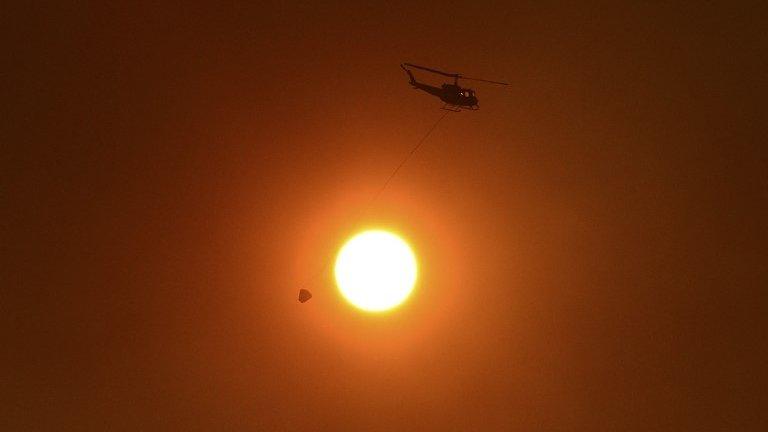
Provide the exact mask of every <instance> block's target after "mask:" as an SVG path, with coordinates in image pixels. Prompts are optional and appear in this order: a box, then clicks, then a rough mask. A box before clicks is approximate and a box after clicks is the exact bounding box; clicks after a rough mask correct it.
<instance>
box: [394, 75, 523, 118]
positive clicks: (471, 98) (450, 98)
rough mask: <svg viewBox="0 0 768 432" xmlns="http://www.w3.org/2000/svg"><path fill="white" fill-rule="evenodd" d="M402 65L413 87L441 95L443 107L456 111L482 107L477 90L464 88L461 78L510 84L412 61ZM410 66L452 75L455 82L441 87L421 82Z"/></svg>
mask: <svg viewBox="0 0 768 432" xmlns="http://www.w3.org/2000/svg"><path fill="white" fill-rule="evenodd" d="M400 67H401V68H403V70H404V71H405V72H406V73H407V74H408V77H409V78H410V84H411V85H412V86H413V88H415V89H418V90H423V91H425V92H427V93H429V94H431V95H433V96H437V97H439V98H440V100H442V101H443V102H445V105H443V108H442V109H445V110H448V111H454V112H458V111H461V110H462V109H465V110H471V111H474V110H478V109H480V106H479V105H478V104H477V102H478V100H477V96H475V91H474V90H472V89H471V88H463V87H461V86H459V79H464V80H472V81H482V82H487V83H491V84H498V85H509V84H508V83H505V82H501V81H491V80H487V79H482V78H470V77H465V76H464V75H461V74H458V73H447V72H443V71H440V70H437V69H431V68H428V67H424V66H418V65H415V64H411V63H402V64H401V65H400ZM409 68H416V69H421V70H425V71H427V72H432V73H435V74H438V75H443V76H447V77H451V78H453V84H449V83H445V84H443V85H442V86H440V87H434V86H431V85H428V84H424V83H420V82H418V81H416V78H414V77H413V72H411V70H410V69H409Z"/></svg>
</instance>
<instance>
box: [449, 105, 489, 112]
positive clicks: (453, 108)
mask: <svg viewBox="0 0 768 432" xmlns="http://www.w3.org/2000/svg"><path fill="white" fill-rule="evenodd" d="M440 109H444V110H446V111H453V112H460V111H461V110H462V109H463V110H467V111H477V110H479V109H480V107H479V106H477V105H472V106H466V105H452V104H445V105H443V107H442V108H440Z"/></svg>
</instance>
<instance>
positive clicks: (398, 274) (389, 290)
mask: <svg viewBox="0 0 768 432" xmlns="http://www.w3.org/2000/svg"><path fill="white" fill-rule="evenodd" d="M417 272H418V270H417V265H416V256H415V255H414V254H413V251H412V250H411V248H410V246H408V243H406V242H405V240H403V239H402V238H400V237H398V236H397V235H395V234H392V233H390V232H387V231H383V230H370V231H364V232H362V233H360V234H357V235H356V236H354V237H352V238H351V239H350V240H349V241H347V243H346V244H345V245H344V246H343V247H342V248H341V250H340V251H339V255H338V256H337V257H336V265H335V267H334V273H335V275H336V284H337V285H338V287H339V291H341V294H342V295H343V296H344V298H346V299H347V300H348V301H349V302H350V303H352V304H353V305H354V306H356V307H358V308H360V309H362V310H365V311H369V312H381V311H385V310H389V309H392V308H394V307H395V306H397V305H399V304H401V303H402V302H403V301H405V299H406V298H408V295H409V294H410V293H411V291H412V290H413V287H414V285H415V284H416V276H417Z"/></svg>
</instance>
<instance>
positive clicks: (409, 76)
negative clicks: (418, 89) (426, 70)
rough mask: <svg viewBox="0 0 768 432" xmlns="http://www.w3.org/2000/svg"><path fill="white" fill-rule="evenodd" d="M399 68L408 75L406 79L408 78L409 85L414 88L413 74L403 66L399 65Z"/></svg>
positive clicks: (414, 79)
mask: <svg viewBox="0 0 768 432" xmlns="http://www.w3.org/2000/svg"><path fill="white" fill-rule="evenodd" d="M400 67H401V68H403V70H404V71H405V73H407V74H408V78H410V83H411V85H414V86H415V85H416V78H414V77H413V73H411V71H410V70H408V68H406V67H405V65H404V64H401V65H400Z"/></svg>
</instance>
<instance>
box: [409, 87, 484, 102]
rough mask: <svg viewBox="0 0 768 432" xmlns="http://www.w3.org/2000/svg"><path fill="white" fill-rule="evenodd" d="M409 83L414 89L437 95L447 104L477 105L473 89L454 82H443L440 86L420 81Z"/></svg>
mask: <svg viewBox="0 0 768 432" xmlns="http://www.w3.org/2000/svg"><path fill="white" fill-rule="evenodd" d="M411 85H413V88H415V89H419V90H422V91H425V92H427V93H429V94H431V95H433V96H437V97H438V98H440V100H441V101H443V102H445V103H447V104H449V105H455V106H461V107H467V108H472V107H476V106H478V105H477V102H478V101H477V97H476V96H475V91H474V90H472V89H469V88H463V87H461V86H458V85H456V84H443V85H442V86H440V87H435V86H431V85H428V84H423V83H420V82H411Z"/></svg>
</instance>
